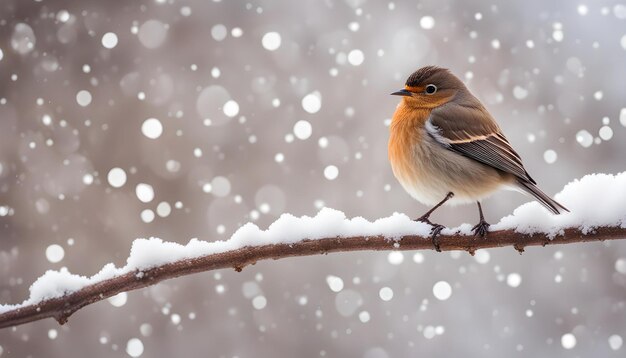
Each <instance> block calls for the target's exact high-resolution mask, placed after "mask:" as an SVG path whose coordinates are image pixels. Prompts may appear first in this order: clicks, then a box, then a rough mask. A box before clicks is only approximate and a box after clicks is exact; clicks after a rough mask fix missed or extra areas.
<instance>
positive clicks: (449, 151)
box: [389, 66, 569, 251]
mask: <svg viewBox="0 0 626 358" xmlns="http://www.w3.org/2000/svg"><path fill="white" fill-rule="evenodd" d="M392 95H396V96H402V100H401V102H400V104H399V105H398V107H397V109H396V111H395V113H394V115H393V120H392V121H391V126H390V136H389V161H390V162H391V167H392V169H393V174H394V176H395V177H396V178H397V179H398V181H399V182H400V184H401V185H402V187H403V188H404V189H405V190H406V191H407V192H408V193H409V194H410V195H411V196H412V197H413V198H415V199H417V200H418V201H419V202H421V203H422V204H425V205H434V207H433V208H432V209H430V210H429V211H428V212H426V213H425V214H424V215H422V216H421V217H419V218H418V219H416V220H417V221H421V222H425V223H428V224H430V225H432V231H431V235H432V240H433V244H434V245H435V248H436V249H437V251H439V244H438V241H437V235H438V234H439V233H440V232H441V230H442V229H443V228H444V226H442V225H439V224H433V223H431V222H430V220H429V217H430V215H431V214H432V213H433V212H434V211H435V210H436V209H437V208H439V207H440V206H441V205H443V204H444V203H446V204H452V205H455V204H466V203H472V202H476V203H477V204H478V212H479V215H480V221H479V222H478V224H476V226H474V227H473V228H472V231H473V232H474V234H475V235H477V236H480V237H485V236H486V235H487V231H488V230H489V224H488V223H487V222H486V221H485V218H484V216H483V210H482V207H481V205H480V200H481V199H483V198H485V197H487V196H488V195H490V194H491V193H493V192H494V191H496V190H498V189H502V188H508V189H513V190H518V191H521V192H524V193H527V194H530V195H531V196H533V197H534V198H535V199H536V200H537V201H538V202H539V203H541V204H542V205H543V206H545V207H546V208H547V209H548V210H550V211H551V212H552V213H554V214H560V213H562V212H564V211H569V210H567V209H566V208H565V207H564V206H563V205H561V204H559V203H557V202H556V201H555V200H554V199H552V198H550V197H549V196H548V195H546V194H545V193H544V192H542V191H541V190H540V189H539V188H538V187H537V183H536V182H535V180H534V179H533V178H532V177H531V176H530V175H529V174H528V172H527V171H526V169H524V165H523V164H522V159H521V158H520V156H519V155H518V154H517V153H516V152H515V150H513V148H512V147H511V145H510V144H509V141H508V140H507V139H506V137H505V136H504V134H503V133H502V130H501V129H500V127H499V126H498V124H497V123H496V121H495V119H494V118H493V117H492V116H491V114H489V112H488V111H487V109H486V108H485V106H483V104H482V103H481V102H480V101H479V100H478V99H477V98H476V97H474V95H472V93H471V92H470V91H469V90H468V89H467V87H465V85H464V84H463V82H462V81H461V80H460V79H459V78H458V77H456V76H455V75H453V74H452V73H451V72H450V71H449V70H447V69H445V68H441V67H436V66H427V67H422V68H420V69H419V70H417V71H415V72H414V73H413V74H411V76H409V78H408V79H407V81H406V85H405V87H404V89H401V90H399V91H397V92H394V93H392Z"/></svg>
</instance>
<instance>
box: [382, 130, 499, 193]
mask: <svg viewBox="0 0 626 358" xmlns="http://www.w3.org/2000/svg"><path fill="white" fill-rule="evenodd" d="M390 159H391V163H392V169H393V172H394V175H395V176H396V178H397V179H398V181H399V182H400V184H401V185H402V187H403V188H404V189H405V190H406V191H407V192H408V193H409V194H410V195H411V196H412V197H413V198H415V199H416V200H418V201H419V202H421V203H422V204H425V205H435V204H437V203H439V202H440V201H441V200H443V199H444V198H445V197H446V195H447V194H448V193H449V192H452V193H454V197H453V198H452V199H450V200H449V201H447V202H446V204H451V205H456V204H467V203H473V202H476V201H479V200H481V199H483V198H485V197H487V196H489V195H490V194H492V193H493V192H494V191H496V190H498V189H499V188H500V187H501V186H502V184H505V183H506V182H507V180H504V179H503V177H502V175H501V174H500V173H499V172H498V171H497V170H495V169H493V168H491V167H488V166H486V165H484V164H482V163H479V162H477V161H475V160H473V159H469V158H466V157H464V156H462V155H460V154H457V153H455V152H452V151H451V150H449V149H447V148H445V147H443V146H442V145H441V144H439V143H437V142H436V141H435V140H434V139H432V138H431V137H430V136H429V135H428V134H425V133H424V135H423V137H422V138H421V140H419V141H417V142H416V143H415V144H414V145H413V148H412V150H411V151H407V152H406V153H405V154H404V155H402V156H401V157H397V158H390Z"/></svg>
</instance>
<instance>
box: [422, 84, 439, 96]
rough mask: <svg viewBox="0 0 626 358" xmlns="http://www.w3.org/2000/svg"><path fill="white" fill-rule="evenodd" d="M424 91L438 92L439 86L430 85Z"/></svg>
mask: <svg viewBox="0 0 626 358" xmlns="http://www.w3.org/2000/svg"><path fill="white" fill-rule="evenodd" d="M424 92H426V94H434V93H435V92H437V86H435V85H428V86H426V89H425V90H424Z"/></svg>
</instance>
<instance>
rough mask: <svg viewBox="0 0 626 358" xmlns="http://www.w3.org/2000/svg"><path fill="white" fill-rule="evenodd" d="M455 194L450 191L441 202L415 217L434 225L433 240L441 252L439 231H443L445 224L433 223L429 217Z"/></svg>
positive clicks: (432, 230) (431, 232)
mask: <svg viewBox="0 0 626 358" xmlns="http://www.w3.org/2000/svg"><path fill="white" fill-rule="evenodd" d="M453 196H454V193H453V192H449V193H448V194H447V195H446V197H445V198H444V199H443V200H442V201H440V202H439V204H437V205H435V206H434V207H433V208H432V209H430V210H428V211H427V212H426V214H424V215H422V216H420V217H419V218H417V219H415V221H419V222H423V223H426V224H428V225H430V226H432V227H433V228H432V229H431V231H430V234H431V240H432V242H433V246H434V247H435V250H437V252H441V249H440V248H439V238H438V236H439V233H440V232H441V230H443V228H444V227H445V226H443V225H440V224H434V223H432V222H431V221H430V220H429V219H428V217H430V214H432V213H433V212H434V211H435V210H437V209H438V208H439V207H440V206H441V205H443V204H444V203H445V202H446V201H448V200H450V199H452V197H453Z"/></svg>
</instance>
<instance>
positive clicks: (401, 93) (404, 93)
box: [391, 89, 413, 97]
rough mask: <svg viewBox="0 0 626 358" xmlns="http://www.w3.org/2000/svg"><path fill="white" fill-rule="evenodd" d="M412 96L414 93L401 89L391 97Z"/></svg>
mask: <svg viewBox="0 0 626 358" xmlns="http://www.w3.org/2000/svg"><path fill="white" fill-rule="evenodd" d="M412 94H413V93H412V92H411V91H409V90H406V89H401V90H399V91H396V92H394V93H392V94H391V95H392V96H407V97H411V95H412Z"/></svg>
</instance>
